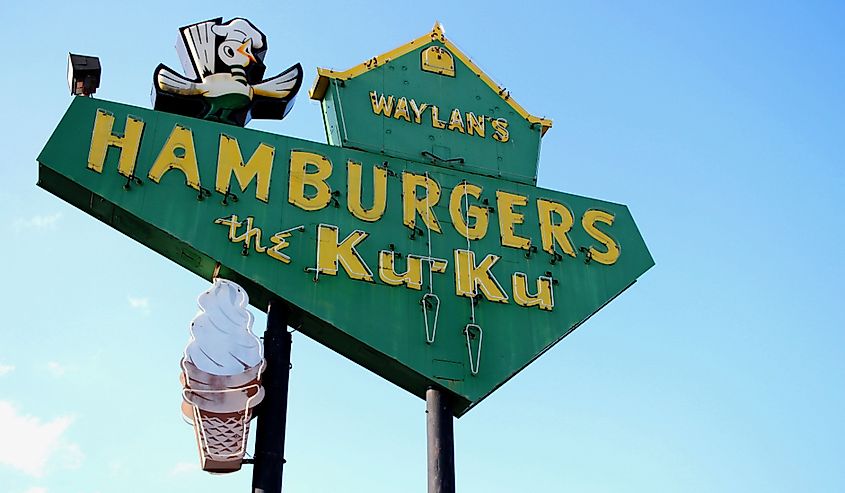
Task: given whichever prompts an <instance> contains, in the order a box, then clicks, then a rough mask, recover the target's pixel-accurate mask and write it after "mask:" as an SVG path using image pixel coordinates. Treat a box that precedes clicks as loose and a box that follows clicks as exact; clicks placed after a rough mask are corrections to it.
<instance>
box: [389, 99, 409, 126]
mask: <svg viewBox="0 0 845 493" xmlns="http://www.w3.org/2000/svg"><path fill="white" fill-rule="evenodd" d="M393 118H396V119H397V120H398V119H400V118H404V119H405V121H406V122H410V121H411V114H410V113H408V100H407V99H405V98H399V101H396V111H394V112H393Z"/></svg>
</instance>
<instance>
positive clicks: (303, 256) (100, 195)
mask: <svg viewBox="0 0 845 493" xmlns="http://www.w3.org/2000/svg"><path fill="white" fill-rule="evenodd" d="M38 161H39V185H40V186H41V187H43V188H45V189H47V190H48V191H50V192H52V193H54V194H56V195H57V196H59V197H61V198H62V199H64V200H66V201H68V202H70V203H71V204H73V205H75V206H76V207H78V208H80V209H82V210H84V211H85V212H87V213H89V214H91V215H93V216H95V217H96V218H98V219H100V220H101V221H103V222H105V223H107V224H109V225H110V226H112V227H114V228H116V229H118V230H120V231H121V232H123V233H125V234H127V235H129V236H131V237H132V238H134V239H136V240H137V241H139V242H141V243H143V244H144V245H147V246H148V247H150V248H152V249H154V250H156V251H158V252H159V253H161V254H163V255H164V256H166V257H168V258H170V259H171V260H173V261H175V262H177V263H178V264H180V265H182V266H184V267H185V268H187V269H189V270H191V271H193V272H195V273H197V274H199V275H201V276H203V277H205V278H209V279H210V278H211V277H212V275H213V271H214V269H215V266H216V265H217V263H218V262H219V264H220V265H221V266H222V275H224V276H225V277H229V278H232V279H233V280H235V281H237V282H240V283H242V284H244V285H245V287H246V288H247V289H248V290H249V292H250V298H251V300H252V301H253V303H255V305H256V306H258V307H263V306H266V302H267V301H268V299H269V298H270V297H271V296H279V297H281V298H283V299H284V300H286V301H287V302H288V303H290V304H291V305H292V306H293V307H295V309H296V310H295V312H296V314H297V315H296V324H297V327H298V328H299V330H301V331H302V332H303V333H304V334H306V335H308V336H309V337H312V338H313V339H315V340H317V341H319V342H321V343H322V344H324V345H326V346H328V347H330V348H332V349H334V350H335V351H337V352H339V353H341V354H343V355H344V356H346V357H348V358H350V359H352V360H353V361H356V362H358V363H359V364H361V365H363V366H365V367H366V368H368V369H370V370H372V371H374V372H376V373H377V374H379V375H381V376H383V377H384V378H386V379H388V380H390V381H392V382H394V383H396V384H397V385H399V386H401V387H403V388H405V389H407V390H408V391H410V392H413V393H414V394H416V395H418V396H423V395H424V392H425V389H426V388H427V387H428V386H431V385H439V386H441V387H443V388H446V389H448V390H449V391H451V392H452V393H453V394H454V396H455V397H456V399H453V400H454V405H455V408H454V412H455V414H456V415H458V416H459V415H461V414H463V413H464V412H466V411H467V410H468V409H469V408H470V407H472V406H473V405H474V404H476V403H478V402H479V401H480V400H481V399H483V398H484V397H485V396H487V395H488V394H490V392H492V391H493V390H494V389H496V388H497V387H498V386H500V385H502V384H503V383H504V382H505V381H506V380H507V379H509V378H510V377H512V376H513V375H515V374H516V373H517V372H518V371H519V370H521V369H522V368H524V367H525V366H526V365H527V364H528V363H530V362H531V361H532V360H533V359H534V358H536V357H537V356H538V355H540V354H542V353H543V352H544V351H545V350H547V349H548V348H549V347H551V346H552V345H553V344H554V343H555V342H557V341H559V340H560V339H561V338H563V337H564V336H565V335H566V334H568V333H569V332H571V331H572V330H573V329H574V328H575V327H577V326H578V325H579V324H580V323H582V322H583V321H584V320H586V319H587V318H588V317H589V316H590V315H592V314H593V313H595V312H596V311H597V310H598V309H599V308H600V307H602V306H603V305H604V304H605V303H607V302H608V301H610V300H611V299H613V298H614V297H615V296H617V295H618V294H619V293H621V292H622V291H623V290H624V289H625V288H627V287H628V286H629V285H631V284H632V283H633V282H634V281H635V280H636V278H637V277H638V276H639V275H641V274H642V273H643V272H645V271H646V270H647V269H648V268H649V267H651V266H652V265H653V261H652V259H651V256H650V255H649V253H648V251H647V249H646V246H645V244H644V242H643V240H642V238H641V236H640V235H639V233H638V231H637V228H636V226H635V225H634V221H633V219H632V218H631V215H630V213H629V212H628V209H627V208H626V207H625V206H623V205H619V204H614V203H610V202H604V201H600V200H595V199H589V198H585V197H578V196H575V195H569V194H564V193H559V192H555V191H551V190H545V189H541V188H536V187H533V186H529V185H525V184H520V183H514V182H508V181H503V180H499V179H496V178H492V177H487V176H481V175H473V174H469V173H462V172H459V171H456V170H452V169H447V168H439V167H432V166H428V165H425V164H421V163H418V162H414V161H409V160H403V159H398V158H387V157H385V156H382V155H377V154H372V153H367V152H363V151H356V150H350V149H344V148H340V147H335V146H328V145H324V144H318V143H315V142H308V141H303V140H298V139H294V138H290V137H284V136H279V135H273V134H269V133H264V132H258V131H254V130H248V129H243V128H237V127H233V126H228V125H223V124H220V123H213V122H208V121H202V120H196V119H192V118H186V117H181V116H177V115H171V114H167V113H161V112H155V111H151V110H147V109H143V108H137V107H132V106H126V105H122V104H118V103H112V102H107V101H101V100H96V99H91V98H84V97H80V98H76V99H74V101H73V103H72V104H71V106H70V108H69V109H68V111H67V113H66V114H65V116H64V118H63V119H62V121H61V123H60V124H59V126H58V128H57V129H56V130H55V132H54V134H53V135H52V136H51V138H50V140H49V142H48V143H47V145H46V146H45V148H44V150H43V151H42V153H41V155H40V156H39V157H38ZM468 238H469V239H468Z"/></svg>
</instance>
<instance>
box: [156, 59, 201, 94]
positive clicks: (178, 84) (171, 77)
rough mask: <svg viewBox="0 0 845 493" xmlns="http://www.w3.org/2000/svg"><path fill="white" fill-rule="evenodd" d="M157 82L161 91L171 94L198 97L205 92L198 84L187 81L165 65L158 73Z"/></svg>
mask: <svg viewBox="0 0 845 493" xmlns="http://www.w3.org/2000/svg"><path fill="white" fill-rule="evenodd" d="M155 81H156V84H157V85H158V88H159V89H161V90H162V91H164V92H168V93H170V94H180V95H183V96H196V95H199V94H202V93H203V92H204V91H203V89H201V88H200V87H198V85H197V83H196V82H194V81H192V80H189V79H186V78H185V77H183V76H181V75H179V74H177V73H176V72H174V71H172V70H170V69H169V68H167V67H165V66H164V65H162V66H160V67H159V69H158V70H157V71H156V74H155Z"/></svg>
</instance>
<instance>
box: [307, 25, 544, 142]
mask: <svg viewBox="0 0 845 493" xmlns="http://www.w3.org/2000/svg"><path fill="white" fill-rule="evenodd" d="M432 41H439V42H441V43H443V44H444V45H446V48H448V49H449V51H451V52H452V54H453V55H454V56H456V57H458V59H460V60H461V61H462V62H463V63H464V65H466V66H467V67H469V69H470V70H471V71H472V72H473V73H474V74H475V75H477V76H478V77H479V78H480V79H481V80H483V81H484V83H485V84H487V85H488V86H489V87H490V89H492V90H493V91H495V92H496V94H498V95H499V97H500V98H502V100H503V101H504V102H506V103H507V104H509V105H510V107H511V108H513V109H514V111H516V112H517V113H519V114H520V115H521V116H522V117H523V118H525V119H526V120H528V122H529V123H533V124H538V125H540V127H541V132H540V135H546V132H547V131H548V130H549V129H550V128H552V121H551V120H548V119H545V118H540V117H537V116H534V115H532V114H531V113H528V111H526V110H525V108H523V107H522V106H521V105H520V104H519V103H517V102H516V100H514V99H513V98H512V97H511V96H510V93H509V92H508V91H507V89H505V88H504V87H502V86H500V85H499V84H496V82H494V81H493V79H491V78H490V76H489V75H487V74H485V73H484V71H483V70H481V68H479V67H478V65H476V64H475V63H473V61H472V60H470V58H469V57H468V56H466V55H465V54H464V53H463V52H462V51H461V50H460V49H458V47H457V46H455V44H454V43H452V42H451V41H449V40H448V39H446V36H445V34H444V32H443V26H442V25H441V24H440V23H439V22H438V23H435V24H434V28H432V30H431V32H430V33H428V34H425V35H423V36H420V37H419V38H417V39H415V40H413V41H411V42H409V43H406V44H404V45H402V46H400V47H398V48H395V49H393V50H390V51H388V52H387V53H383V54H381V55H378V56H375V57H373V58H371V59H369V60H367V61H365V62H364V63H361V64H358V65H356V66H354V67H352V68H350V69H349V70H344V71H336V70H331V69H326V68H320V67H317V80H315V81H314V85H313V86H312V87H311V90H310V91H308V95H309V96H310V97H311V99H314V100H317V101H322V100H323V97H325V95H326V90H328V87H329V80H330V79H338V80H349V79H353V78H355V77H358V76H359V75H361V74H364V73H366V72H368V71H370V70H373V69H375V68H378V67H380V66H382V65H385V64H387V63H388V62H390V61H392V60H395V59H397V58H399V57H401V56H402V55H406V54H408V53H410V52H411V51H413V50H415V49H417V48H419V47H420V46H425V45H426V44H428V43H431V42H432Z"/></svg>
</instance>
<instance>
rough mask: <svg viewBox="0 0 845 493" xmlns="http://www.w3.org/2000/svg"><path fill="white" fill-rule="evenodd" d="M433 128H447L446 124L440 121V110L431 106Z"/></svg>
mask: <svg viewBox="0 0 845 493" xmlns="http://www.w3.org/2000/svg"><path fill="white" fill-rule="evenodd" d="M431 126H432V127H434V128H446V122H444V121H443V120H441V119H440V108H438V107H437V106H434V105H432V106H431Z"/></svg>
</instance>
